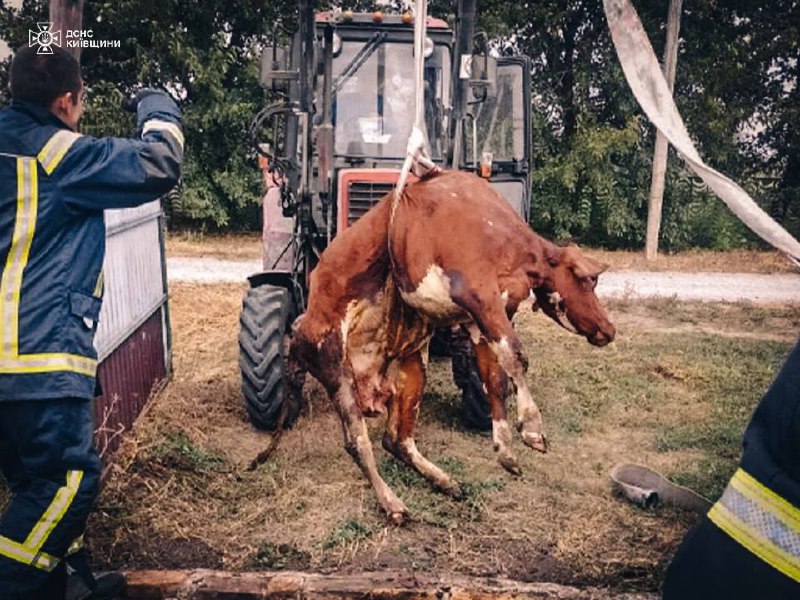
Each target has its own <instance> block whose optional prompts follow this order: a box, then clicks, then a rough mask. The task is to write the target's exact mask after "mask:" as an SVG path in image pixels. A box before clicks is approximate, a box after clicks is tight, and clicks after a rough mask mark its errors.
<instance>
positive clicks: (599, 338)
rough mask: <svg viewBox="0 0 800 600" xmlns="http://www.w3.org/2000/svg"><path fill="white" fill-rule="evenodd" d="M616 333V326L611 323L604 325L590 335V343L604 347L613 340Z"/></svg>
mask: <svg viewBox="0 0 800 600" xmlns="http://www.w3.org/2000/svg"><path fill="white" fill-rule="evenodd" d="M616 334H617V331H616V329H615V328H614V326H613V325H611V324H609V326H608V327H603V328H602V329H598V330H597V331H595V332H594V334H593V335H591V336H590V337H589V343H590V344H591V345H592V346H598V347H600V348H602V347H603V346H606V345H608V344H610V343H611V342H613V341H614V337H615V336H616Z"/></svg>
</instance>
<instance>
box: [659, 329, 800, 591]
mask: <svg viewBox="0 0 800 600" xmlns="http://www.w3.org/2000/svg"><path fill="white" fill-rule="evenodd" d="M663 597H664V600H695V599H697V600H699V599H701V598H702V599H703V600H713V599H715V598H720V599H722V598H724V599H725V600H737V599H747V600H752V599H755V598H758V600H789V599H790V598H800V342H798V344H797V345H796V346H795V347H794V350H792V352H791V354H790V355H789V358H788V359H787V360H786V363H785V364H784V365H783V368H782V369H781V371H780V373H778V377H777V378H776V379H775V381H774V383H773V384H772V386H771V387H770V389H769V390H768V391H767V393H766V394H765V395H764V397H763V398H762V400H761V402H760V404H759V405H758V407H757V408H756V411H755V413H754V414H753V417H752V419H751V421H750V424H749V425H748V427H747V430H746V431H745V435H744V449H743V452H742V460H741V463H740V466H739V469H738V470H737V471H736V472H735V473H734V475H733V477H732V478H731V480H730V482H729V483H728V487H727V488H726V489H725V491H724V492H723V494H722V497H721V498H720V499H719V500H718V501H717V503H716V504H715V505H714V506H713V507H712V508H711V510H710V511H709V512H708V514H707V515H706V516H705V517H704V518H703V520H702V521H701V522H700V524H699V525H697V527H695V528H694V529H693V530H691V531H690V532H689V533H688V534H687V535H686V537H685V538H684V540H683V543H682V544H681V546H680V548H679V549H678V552H677V554H676V555H675V558H674V559H673V561H672V563H671V564H670V566H669V568H668V570H667V576H666V581H665V583H664V596H663Z"/></svg>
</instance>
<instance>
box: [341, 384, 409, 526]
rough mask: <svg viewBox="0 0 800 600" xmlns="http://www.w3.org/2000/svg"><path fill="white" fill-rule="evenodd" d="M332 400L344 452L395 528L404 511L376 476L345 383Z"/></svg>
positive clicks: (362, 425) (363, 430)
mask: <svg viewBox="0 0 800 600" xmlns="http://www.w3.org/2000/svg"><path fill="white" fill-rule="evenodd" d="M333 400H334V404H335V406H336V409H337V410H338V411H339V416H340V417H341V419H342V428H343V430H344V447H345V450H347V453H348V454H349V455H350V456H352V457H353V460H355V461H356V464H357V465H358V466H359V467H361V470H362V471H363V472H364V475H365V476H366V477H367V479H369V482H370V483H371V484H372V487H373V488H374V490H375V494H376V495H377V496H378V503H379V504H380V505H381V507H382V508H383V510H385V511H386V514H387V516H388V517H389V520H390V521H392V522H393V523H395V524H397V525H400V524H402V523H403V522H404V521H405V520H406V518H407V517H408V509H407V508H406V506H405V504H403V502H402V501H401V500H400V499H399V498H398V497H397V496H396V495H395V493H394V492H393V491H392V490H391V488H390V487H389V486H388V485H387V484H386V482H385V481H384V480H383V478H382V477H381V476H380V474H379V473H378V467H377V465H376V464H375V455H374V454H373V452H372V442H371V441H370V439H369V432H368V431H367V423H366V422H365V421H364V417H363V415H362V413H361V409H360V408H359V407H358V404H357V403H356V401H355V398H354V397H353V391H352V388H351V386H350V384H349V383H348V382H345V381H343V382H342V383H341V385H340V386H339V388H338V390H336V391H335V393H334V394H333Z"/></svg>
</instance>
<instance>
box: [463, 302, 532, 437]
mask: <svg viewBox="0 0 800 600" xmlns="http://www.w3.org/2000/svg"><path fill="white" fill-rule="evenodd" d="M453 300H454V301H455V302H456V303H457V304H458V305H459V306H461V307H463V308H464V309H466V310H467V311H468V312H469V313H470V315H471V316H472V318H473V319H474V320H475V323H476V324H477V325H478V328H479V329H480V332H481V334H482V335H483V337H484V338H485V339H486V341H487V342H488V344H489V348H491V350H492V352H493V353H494V354H495V356H496V357H497V361H498V362H499V364H500V366H501V367H502V369H503V370H504V371H505V372H506V373H507V374H508V376H509V377H510V378H511V381H512V382H513V383H514V387H515V388H516V389H517V418H518V423H517V429H519V431H520V433H521V434H522V441H523V442H525V444H526V445H527V446H530V447H531V448H534V449H535V450H539V451H540V452H547V438H546V437H545V435H544V423H543V422H542V413H541V412H540V411H539V407H538V406H536V403H535V402H534V401H533V396H532V395H531V392H530V389H529V388H528V382H527V381H526V379H525V374H526V372H527V370H528V361H527V359H526V358H525V355H524V354H523V353H522V344H521V343H520V341H519V338H518V337H517V333H516V332H515V331H514V328H513V327H512V326H511V321H509V319H508V315H507V314H506V309H505V305H504V303H503V301H502V299H501V296H500V293H499V291H498V290H492V291H485V292H483V293H480V292H479V291H478V290H475V289H471V288H466V287H465V286H464V287H461V289H459V290H458V293H457V294H453Z"/></svg>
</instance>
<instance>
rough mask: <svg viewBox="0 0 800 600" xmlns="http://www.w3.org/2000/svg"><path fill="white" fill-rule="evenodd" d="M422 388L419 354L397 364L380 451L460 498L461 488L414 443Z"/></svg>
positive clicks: (422, 360)
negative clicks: (395, 379) (395, 388)
mask: <svg viewBox="0 0 800 600" xmlns="http://www.w3.org/2000/svg"><path fill="white" fill-rule="evenodd" d="M424 386H425V364H424V359H423V356H422V352H416V353H414V354H413V355H411V356H409V357H408V358H406V359H404V360H403V361H402V363H401V364H400V369H399V373H398V376H397V393H396V394H395V396H394V397H393V398H392V399H391V401H390V402H389V418H388V421H387V424H386V433H385V434H384V435H383V447H384V449H385V450H386V451H387V452H389V453H390V454H392V455H393V456H394V457H395V458H397V460H399V461H400V462H402V463H405V464H407V465H409V466H411V467H413V468H414V469H416V471H417V472H418V473H419V474H420V475H422V476H423V477H425V479H427V480H428V481H430V482H431V484H432V485H433V486H434V487H435V488H436V489H438V490H440V491H442V492H444V493H446V494H449V495H450V496H453V497H454V498H461V497H462V492H461V487H459V485H458V483H456V482H455V480H453V478H451V477H450V475H448V474H447V473H445V472H444V471H443V470H442V469H440V468H439V467H437V466H436V465H435V464H433V463H432V462H431V461H429V460H428V459H427V458H425V457H424V456H422V454H421V453H420V451H419V450H418V449H417V445H416V443H415V442H414V437H413V436H414V426H415V425H416V423H417V416H418V415H419V403H420V400H421V398H422V390H423V388H424Z"/></svg>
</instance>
